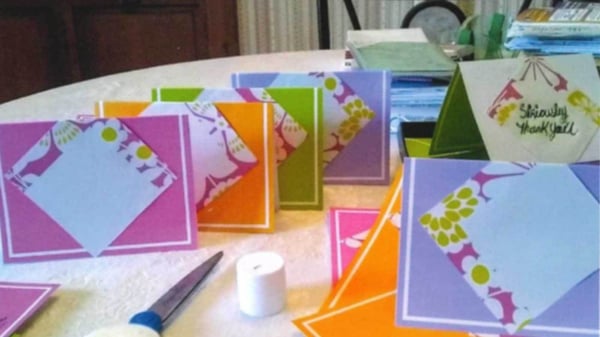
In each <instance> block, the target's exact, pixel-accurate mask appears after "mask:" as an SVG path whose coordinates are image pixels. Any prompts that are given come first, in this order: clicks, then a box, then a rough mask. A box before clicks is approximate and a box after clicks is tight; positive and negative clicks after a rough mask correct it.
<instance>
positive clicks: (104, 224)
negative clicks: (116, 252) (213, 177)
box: [4, 119, 177, 256]
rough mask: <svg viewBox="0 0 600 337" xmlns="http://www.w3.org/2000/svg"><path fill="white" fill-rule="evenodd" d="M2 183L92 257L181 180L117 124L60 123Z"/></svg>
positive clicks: (111, 121) (45, 135)
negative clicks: (9, 185) (8, 184)
mask: <svg viewBox="0 0 600 337" xmlns="http://www.w3.org/2000/svg"><path fill="white" fill-rule="evenodd" d="M4 178H5V179H6V180H8V181H10V182H11V183H13V184H15V186H17V187H18V188H19V189H20V190H21V191H22V192H23V193H24V194H25V195H26V196H27V197H28V198H29V199H31V200H32V201H33V202H34V203H35V204H36V205H37V206H38V207H40V208H41V209H43V210H44V212H46V213H47V214H48V216H50V217H51V218H52V219H53V220H54V221H56V223H58V224H59V225H60V226H61V227H62V228H63V229H64V230H65V231H66V232H68V233H69V234H70V235H71V236H72V237H73V238H74V239H75V240H76V241H77V242H78V243H79V244H81V246H83V247H84V248H85V249H86V250H87V251H88V252H89V253H90V254H92V255H94V256H97V255H99V254H100V253H101V252H102V251H103V250H104V249H105V248H107V247H108V246H109V245H110V244H111V242H113V240H115V239H116V238H117V236H119V235H120V234H121V233H122V232H123V231H124V230H125V229H126V228H127V227H128V225H129V224H130V223H131V222H132V221H133V220H134V219H135V218H137V217H138V216H139V215H140V214H141V213H142V212H143V211H144V210H145V209H146V208H147V207H148V206H149V205H150V204H151V203H152V202H153V201H154V200H156V199H157V198H158V197H159V196H160V195H161V194H162V193H163V192H164V191H165V190H166V189H167V188H168V187H169V186H171V184H172V183H173V182H174V181H175V180H176V179H177V177H176V175H175V174H174V173H173V172H171V171H170V170H169V168H168V167H167V165H166V164H165V163H164V162H163V161H161V159H160V157H159V156H158V155H157V154H156V153H154V151H153V150H152V149H151V148H150V147H149V146H148V145H147V144H146V143H144V141H143V140H142V139H140V138H139V137H138V136H137V135H136V134H135V133H133V132H132V131H131V130H130V129H129V128H127V126H125V125H124V124H123V123H121V122H120V121H119V120H118V119H108V120H94V121H91V122H89V123H83V122H73V121H60V122H57V123H55V124H54V125H53V126H52V128H51V129H50V130H49V131H48V132H46V133H45V134H44V135H43V136H42V137H41V139H39V140H38V141H37V142H36V143H35V144H34V145H33V146H32V147H31V148H30V149H29V150H28V151H27V152H26V153H25V154H24V155H23V156H22V157H21V158H20V159H19V160H18V161H17V162H16V163H15V164H14V166H12V167H11V168H10V169H9V170H8V171H7V172H5V173H4ZM90 195H93V196H94V197H93V198H90V197H89V196H90ZM98 200H101V202H98ZM65 204H68V205H70V207H64V205H65Z"/></svg>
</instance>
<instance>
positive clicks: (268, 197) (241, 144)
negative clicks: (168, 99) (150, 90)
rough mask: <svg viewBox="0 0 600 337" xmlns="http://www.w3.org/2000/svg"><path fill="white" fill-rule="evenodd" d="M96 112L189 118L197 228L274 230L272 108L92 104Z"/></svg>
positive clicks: (257, 105) (251, 105) (255, 105)
mask: <svg viewBox="0 0 600 337" xmlns="http://www.w3.org/2000/svg"><path fill="white" fill-rule="evenodd" d="M96 113H97V114H98V115H99V116H148V115H150V116H153V115H161V114H163V115H168V114H176V115H185V116H189V118H190V135H191V142H192V143H191V147H192V163H193V172H194V179H195V181H196V182H195V191H196V193H195V194H196V200H197V201H198V203H199V204H197V208H196V211H197V220H198V227H199V228H200V229H204V230H231V231H250V232H270V231H272V230H273V229H274V219H273V218H274V212H275V208H274V207H275V206H274V205H275V203H274V186H275V185H274V180H275V179H274V177H275V156H274V148H275V146H274V145H273V144H274V139H273V132H272V130H273V128H272V126H273V118H272V117H273V109H272V106H271V104H269V103H215V104H212V103H205V102H192V103H158V102H157V103H151V102H109V101H103V102H99V103H98V104H96ZM267 118H271V119H269V120H267ZM249 197H251V198H252V202H248V198H249ZM232 210H235V211H232Z"/></svg>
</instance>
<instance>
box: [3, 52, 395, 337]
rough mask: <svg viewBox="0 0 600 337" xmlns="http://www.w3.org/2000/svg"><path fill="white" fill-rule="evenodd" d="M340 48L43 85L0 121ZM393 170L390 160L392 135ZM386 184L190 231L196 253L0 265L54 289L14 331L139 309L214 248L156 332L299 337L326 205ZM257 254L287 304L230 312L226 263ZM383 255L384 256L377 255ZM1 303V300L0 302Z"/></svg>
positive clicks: (316, 284) (12, 275) (52, 335)
mask: <svg viewBox="0 0 600 337" xmlns="http://www.w3.org/2000/svg"><path fill="white" fill-rule="evenodd" d="M342 64H343V51H341V50H331V51H310V52H294V53H282V54H266V55H252V56H240V57H231V58H222V59H213V60H204V61H195V62H188V63H179V64H173V65H167V66H160V67H154V68H149V69H143V70H138V71H131V72H127V73H121V74H116V75H111V76H106V77H102V78H98V79H93V80H89V81H85V82H80V83H76V84H73V85H68V86H64V87H60V88H57V89H52V90H48V91H45V92H42V93H38V94H35V95H31V96H28V97H24V98H21V99H18V100H14V101H11V102H8V103H5V104H2V105H0V121H3V122H5V121H25V120H40V119H42V120H43V119H50V118H53V119H55V118H74V117H75V116H77V115H78V114H80V113H86V112H89V111H91V110H90V109H91V107H92V106H93V103H94V102H95V101H98V100H102V99H114V100H149V99H150V89H151V88H154V87H160V86H195V87H198V86H205V87H209V86H210V87H228V86H229V83H230V80H229V77H230V74H231V73H233V72H237V71H314V70H340V69H342ZM391 144H392V150H391V151H392V161H391V165H392V172H394V171H395V169H396V166H397V165H398V155H397V153H398V152H397V147H396V146H395V144H396V142H395V140H392V141H391ZM386 191H387V187H386V186H326V187H325V208H324V210H323V211H279V212H278V213H277V214H276V232H275V233H274V234H234V233H206V232H200V233H199V234H198V236H199V240H200V248H199V249H198V250H195V251H186V252H169V253H152V254H140V255H128V256H119V257H101V258H87V259H76V260H65V261H54V262H43V263H29V264H12V265H0V281H15V282H51V283H59V284H61V287H60V288H59V290H58V291H57V292H56V293H55V295H54V296H53V299H52V300H51V301H50V302H49V303H48V304H47V305H46V306H45V307H44V308H43V309H42V310H41V311H40V312H39V314H37V315H35V316H34V317H33V318H32V319H31V320H29V321H28V323H27V324H26V325H25V326H24V328H23V329H21V332H22V335H23V337H30V336H44V337H80V336H84V335H86V334H87V333H89V332H91V331H92V330H93V329H95V328H98V327H102V326H106V325H112V324H117V323H124V322H126V321H127V320H128V319H129V318H130V316H131V315H132V314H134V313H136V312H138V311H141V310H145V309H146V308H147V307H148V306H149V305H150V304H152V303H153V302H154V301H155V300H156V299H157V298H158V297H159V296H160V295H162V293H163V292H165V291H166V290H167V289H169V288H170V287H171V286H172V285H173V284H174V283H175V282H177V281H178V280H179V279H180V278H181V277H182V276H183V275H184V274H185V273H187V272H188V271H189V270H191V269H192V268H193V267H194V266H196V265H197V264H199V263H200V262H201V261H203V260H205V259H206V258H208V257H209V256H210V255H212V254H214V253H215V252H217V251H219V250H223V251H224V253H225V256H224V258H223V260H222V261H221V262H220V263H219V264H218V266H217V268H216V269H215V271H214V272H213V273H212V274H211V276H210V277H209V279H208V281H207V282H205V283H204V284H203V285H202V287H201V288H200V290H199V291H197V292H196V293H195V295H194V296H193V297H191V298H190V299H188V301H187V302H185V303H184V305H183V307H182V308H181V310H179V312H178V313H177V316H176V318H175V319H174V320H173V321H172V323H171V324H169V325H168V326H167V327H166V330H165V331H164V333H163V336H173V337H175V336H177V337H186V336H190V337H191V336H279V337H283V336H301V333H300V332H299V331H298V330H297V329H296V328H295V327H294V325H293V324H292V323H291V320H292V319H294V318H297V317H300V316H303V315H307V314H311V313H313V312H315V311H316V310H317V309H318V308H319V306H320V305H321V303H322V301H323V300H324V299H325V297H326V296H327V293H328V291H329V289H330V284H331V275H330V274H331V267H330V250H329V249H330V248H329V247H330V244H329V233H328V227H327V224H326V218H325V216H326V210H327V209H328V208H329V207H340V206H342V207H375V208H378V207H379V206H380V205H381V202H382V201H383V198H384V196H385V194H386ZM258 250H272V251H275V252H278V253H279V254H280V255H282V257H283V258H284V260H285V261H286V276H287V305H286V308H285V310H284V311H283V312H281V313H279V314H277V315H274V316H271V317H267V318H249V317H247V316H245V315H244V314H242V313H241V312H240V311H239V309H238V300H237V294H236V282H235V262H236V260H237V259H238V258H239V257H241V256H242V255H244V254H246V253H250V252H254V251H258ZM383 258H384V257H383ZM0 305H4V304H1V303H0Z"/></svg>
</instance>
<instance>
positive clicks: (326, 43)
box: [317, 0, 331, 49]
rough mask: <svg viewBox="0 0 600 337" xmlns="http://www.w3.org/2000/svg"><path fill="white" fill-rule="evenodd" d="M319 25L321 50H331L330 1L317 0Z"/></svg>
mask: <svg viewBox="0 0 600 337" xmlns="http://www.w3.org/2000/svg"><path fill="white" fill-rule="evenodd" d="M317 24H318V31H319V49H329V48H331V41H330V36H329V34H330V32H329V1H328V0H317Z"/></svg>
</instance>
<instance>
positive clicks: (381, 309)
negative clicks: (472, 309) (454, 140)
mask: <svg viewBox="0 0 600 337" xmlns="http://www.w3.org/2000/svg"><path fill="white" fill-rule="evenodd" d="M401 186H402V172H399V173H398V175H397V176H396V178H395V179H394V182H393V183H392V187H391V188H390V190H389V193H388V196H387V198H386V201H385V202H384V206H383V207H382V210H381V214H380V215H379V217H378V218H377V221H376V224H375V225H374V227H373V229H372V230H371V231H370V233H369V235H368V237H367V238H366V240H365V242H364V244H363V245H362V246H361V248H360V250H359V252H358V253H357V255H356V257H355V258H354V260H353V261H352V263H351V265H350V266H349V267H348V269H347V271H346V272H345V273H344V274H343V276H342V278H341V279H340V281H339V282H338V283H337V285H336V286H335V287H334V289H333V290H332V292H331V294H330V296H329V298H328V299H327V300H326V301H325V303H324V304H323V306H322V307H321V310H320V311H319V312H318V313H316V314H313V315H309V316H306V317H302V318H299V319H297V320H295V321H294V324H295V325H296V326H297V327H298V328H299V329H300V330H301V331H302V332H303V333H304V334H305V335H306V336H313V337H317V336H319V337H334V336H418V337H426V336H446V337H468V336H470V335H469V334H467V333H462V332H445V331H444V332H440V331H433V330H425V329H415V328H404V327H396V326H395V324H394V303H395V301H396V270H397V263H398V260H397V254H396V252H397V250H398V244H399V237H398V231H399V226H400V224H399V217H400V214H399V212H400V206H401V197H402V190H401ZM382 257H384V258H382Z"/></svg>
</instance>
